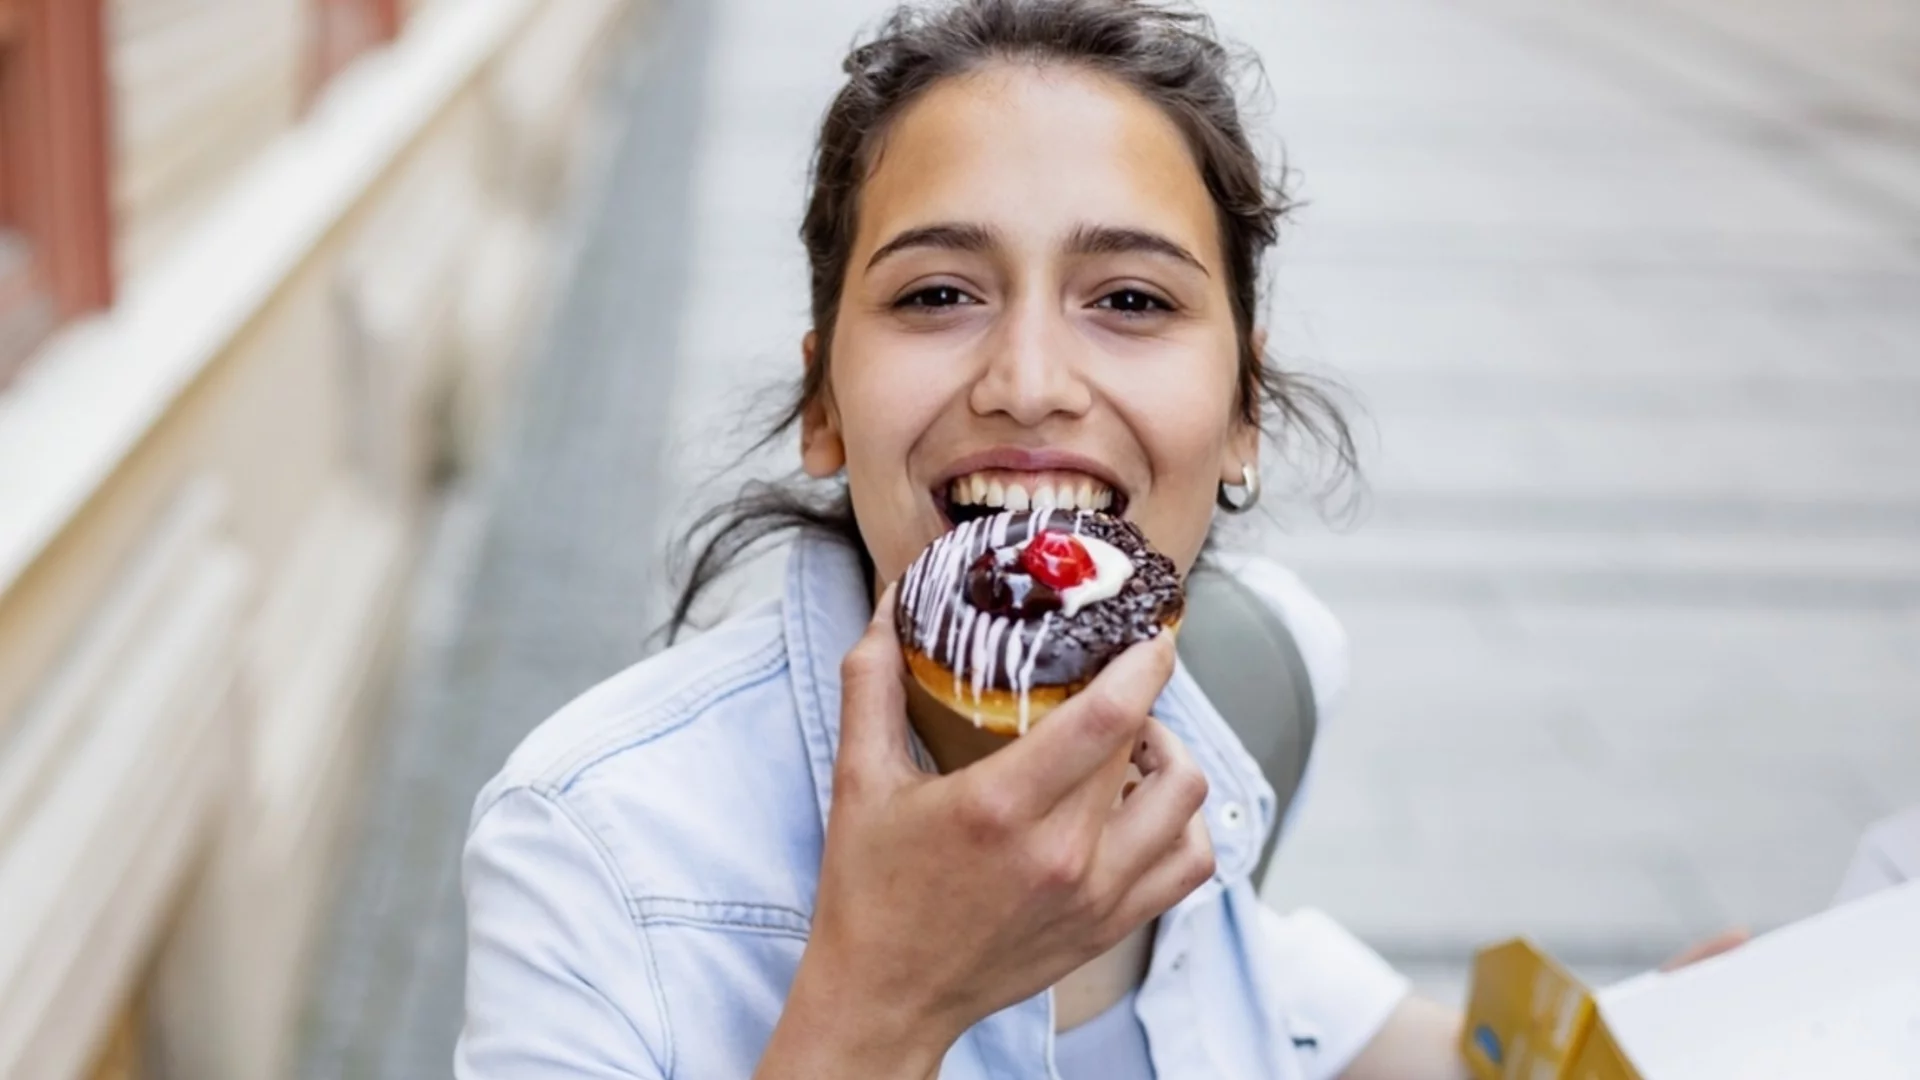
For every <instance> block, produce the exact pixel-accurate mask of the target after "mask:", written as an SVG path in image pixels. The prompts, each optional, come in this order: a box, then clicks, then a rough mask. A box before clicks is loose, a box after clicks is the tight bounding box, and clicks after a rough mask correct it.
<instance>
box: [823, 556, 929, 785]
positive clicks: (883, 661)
mask: <svg viewBox="0 0 1920 1080" xmlns="http://www.w3.org/2000/svg"><path fill="white" fill-rule="evenodd" d="M897 587H898V586H897V585H889V586H887V588H886V591H885V592H883V593H881V594H880V601H879V603H878V604H876V605H875V610H874V613H873V621H872V622H870V623H868V624H867V632H866V633H865V634H862V635H861V637H860V640H859V642H858V643H857V644H855V645H854V647H853V648H852V649H851V650H850V651H848V653H847V656H846V659H844V660H842V661H841V662H840V756H839V758H838V759H837V761H836V762H835V765H834V768H835V772H836V774H837V779H836V785H839V784H840V778H849V777H850V778H851V779H852V781H853V782H854V783H855V784H858V783H859V782H860V781H861V780H863V779H867V778H873V779H880V778H884V777H888V776H898V775H903V774H905V773H909V772H911V771H912V769H913V757H912V754H911V753H910V751H909V750H908V748H907V689H906V684H905V682H904V681H903V680H904V679H905V677H906V664H905V662H904V661H903V660H902V659H901V656H900V639H899V638H898V637H897V636H896V635H895V631H894V613H893V604H894V592H895V590H896V588H897Z"/></svg>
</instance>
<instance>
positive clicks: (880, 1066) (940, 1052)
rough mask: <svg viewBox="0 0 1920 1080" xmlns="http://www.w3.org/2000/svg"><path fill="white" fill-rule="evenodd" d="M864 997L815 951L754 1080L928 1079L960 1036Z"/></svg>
mask: <svg viewBox="0 0 1920 1080" xmlns="http://www.w3.org/2000/svg"><path fill="white" fill-rule="evenodd" d="M882 998H883V995H877V994H873V993H869V992H866V991H864V990H863V989H862V988H860V987H858V986H856V985H854V984H853V983H852V982H851V980H848V979H845V978H844V977H842V976H840V975H839V974H838V972H837V971H836V969H835V966H834V965H833V964H832V963H831V962H829V961H828V959H827V958H826V957H825V956H823V955H821V950H819V949H817V948H815V947H811V946H810V947H809V948H808V949H807V952H806V955H805V956H804V957H803V958H802V960H801V963H800V970H799V972H798V973H796V974H795V976H794V980H793V986H792V988H791V989H789V990H788V992H787V1001H786V1005H785V1007H784V1008H782V1010H781V1012H780V1022H779V1024H778V1025H777V1026H775V1028H774V1032H773V1038H772V1039H771V1040H770V1041H769V1042H768V1045H767V1053H766V1056H765V1057H764V1058H763V1059H762V1061H761V1065H760V1069H759V1070H758V1071H757V1072H756V1073H755V1078H756V1080H803V1078H805V1080H810V1078H812V1077H823V1078H824V1077H843V1076H860V1077H872V1078H874V1080H926V1078H928V1077H931V1076H933V1075H934V1074H935V1073H936V1072H937V1071H938V1070H939V1067H940V1061H941V1059H942V1058H944V1057H945V1056H946V1052H947V1048H948V1047H950V1046H951V1045H952V1044H953V1041H954V1040H955V1039H957V1038H958V1037H959V1032H958V1031H954V1032H951V1033H949V1032H947V1031H946V1030H945V1028H946V1025H942V1024H941V1023H939V1022H938V1021H937V1020H934V1019H932V1018H929V1017H926V1016H922V1015H920V1014H919V1013H918V1011H917V1010H915V1009H913V1008H911V1007H909V1006H906V1005H905V1004H903V1003H901V1002H898V1001H887V1000H883V999H882Z"/></svg>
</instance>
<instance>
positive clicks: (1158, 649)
mask: <svg viewBox="0 0 1920 1080" xmlns="http://www.w3.org/2000/svg"><path fill="white" fill-rule="evenodd" d="M1173 657H1174V652H1173V635H1172V634H1171V633H1162V634H1161V635H1160V636H1159V637H1156V638H1154V639H1153V640H1152V641H1143V642H1140V643H1139V644H1137V645H1133V646H1131V647H1129V648H1128V649H1127V650H1126V651H1125V652H1123V653H1121V654H1120V655H1119V656H1117V657H1115V658H1114V659H1113V661H1112V662H1111V663H1109V664H1108V665H1107V666H1106V668H1105V669H1104V670H1102V671H1101V672H1100V674H1098V675H1096V676H1094V678H1093V681H1092V682H1090V683H1088V684H1087V685H1086V688H1085V689H1083V690H1081V691H1080V692H1079V693H1077V694H1075V695H1073V696H1072V697H1070V698H1068V699H1067V700H1066V702H1065V703H1063V704H1061V705H1060V706H1059V707H1058V708H1055V709H1054V710H1053V711H1052V712H1050V713H1048V714H1047V716H1046V719H1045V720H1042V721H1041V722H1040V723H1038V724H1036V725H1034V727H1033V730H1032V731H1030V732H1028V733H1027V734H1025V735H1023V736H1021V737H1020V738H1018V739H1015V740H1014V741H1013V744H1012V745H1011V746H1008V747H1007V748H1006V749H1004V750H1001V751H1000V752H999V753H996V754H991V755H989V756H988V757H987V758H986V759H985V760H983V761H981V762H979V763H978V764H979V765H980V766H982V767H984V768H985V769H986V770H987V771H990V772H996V773H999V774H1000V775H999V777H998V778H997V779H996V780H995V781H994V782H995V783H996V784H1006V785H1008V788H1007V790H1010V791H1016V792H1022V793H1024V794H1025V796H1026V797H1028V798H1031V799H1032V800H1034V802H1035V803H1036V804H1037V805H1036V806H1034V807H1033V809H1034V810H1036V811H1045V810H1050V809H1052V808H1053V807H1054V806H1055V805H1056V804H1058V803H1059V802H1060V801H1062V800H1063V799H1065V798H1067V797H1068V796H1069V795H1071V794H1073V793H1074V792H1075V791H1077V790H1078V789H1079V788H1080V787H1081V786H1082V785H1083V784H1085V783H1086V782H1087V781H1088V780H1089V779H1091V778H1092V777H1093V776H1094V775H1095V774H1097V773H1098V772H1099V771H1100V770H1101V767H1102V766H1104V765H1106V764H1107V763H1108V762H1110V761H1112V760H1113V758H1114V757H1115V755H1122V756H1125V754H1124V753H1123V752H1128V751H1130V748H1131V746H1132V744H1133V741H1134V740H1135V739H1138V738H1139V737H1140V732H1141V729H1142V727H1144V726H1145V724H1146V722H1147V713H1148V712H1149V711H1150V710H1152V708H1153V703H1154V701H1156V700H1157V699H1158V698H1159V697H1160V691H1161V690H1163V689H1165V687H1166V685H1167V680H1168V679H1171V678H1172V677H1173Z"/></svg>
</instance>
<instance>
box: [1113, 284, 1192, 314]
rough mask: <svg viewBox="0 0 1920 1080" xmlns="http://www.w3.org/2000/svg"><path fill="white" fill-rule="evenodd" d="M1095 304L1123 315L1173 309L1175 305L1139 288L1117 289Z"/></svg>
mask: <svg viewBox="0 0 1920 1080" xmlns="http://www.w3.org/2000/svg"><path fill="white" fill-rule="evenodd" d="M1094 306H1095V307H1100V308H1106V309H1108V310H1110V311H1118V312H1120V313H1121V314H1123V315H1150V314H1153V313H1154V312H1157V311H1172V310H1173V305H1171V304H1169V303H1167V302H1166V301H1165V300H1162V299H1160V298H1159V297H1157V296H1155V295H1153V294H1152V293H1149V292H1143V291H1141V290H1139V289H1117V290H1115V291H1113V292H1110V293H1108V294H1107V295H1105V296H1103V297H1101V298H1100V299H1099V300H1097V301H1095V302H1094Z"/></svg>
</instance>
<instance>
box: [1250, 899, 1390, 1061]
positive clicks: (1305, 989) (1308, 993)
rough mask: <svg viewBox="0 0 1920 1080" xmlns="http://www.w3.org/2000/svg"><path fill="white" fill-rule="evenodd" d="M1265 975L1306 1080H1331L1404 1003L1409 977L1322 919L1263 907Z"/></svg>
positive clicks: (1313, 913)
mask: <svg viewBox="0 0 1920 1080" xmlns="http://www.w3.org/2000/svg"><path fill="white" fill-rule="evenodd" d="M1259 910H1260V916H1259V918H1260V930H1261V935H1260V937H1261V940H1260V947H1261V948H1262V949H1263V950H1264V955H1263V956H1262V957H1261V958H1260V959H1261V962H1262V967H1263V968H1264V969H1265V970H1266V971H1267V972H1269V973H1271V975H1272V977H1273V979H1274V983H1275V985H1276V986H1277V988H1278V997H1279V1001H1280V1008H1281V1013H1282V1015H1281V1018H1280V1019H1281V1020H1282V1021H1283V1023H1284V1024H1285V1026H1286V1028H1287V1031H1288V1033H1289V1034H1290V1035H1291V1036H1292V1038H1293V1043H1294V1046H1295V1048H1296V1051H1297V1053H1298V1057H1299V1062H1300V1068H1301V1076H1303V1077H1304V1078H1305V1080H1334V1078H1335V1077H1338V1076H1339V1075H1340V1073H1341V1072H1342V1071H1344V1070H1345V1069H1346V1067H1347V1066H1348V1065H1350V1064H1352V1063H1353V1059H1354V1058H1355V1057H1358V1056H1359V1054H1360V1051H1361V1050H1362V1049H1364V1048H1365V1047H1366V1045H1367V1044H1368V1043H1369V1042H1372V1041H1373V1037H1374V1036H1375V1035H1377V1034H1379V1032H1380V1029H1381V1028H1382V1027H1383V1026H1384V1025H1385V1024H1386V1022H1387V1018H1388V1016H1390V1015H1391V1014H1392V1013H1393V1010H1394V1008H1395V1006H1397V1005H1399V1004H1400V1002H1401V1000H1402V999H1404V998H1405V997H1406V996H1407V992H1408V990H1409V989H1410V986H1409V984H1408V982H1407V979H1406V976H1404V975H1401V974H1400V973H1399V972H1397V971H1395V970H1393V968H1392V967H1391V966H1389V965H1388V964H1387V962H1386V961H1385V960H1383V959H1381V957H1380V955H1379V954H1378V953H1376V952H1374V951H1373V950H1372V949H1370V948H1368V947H1367V946H1366V945H1364V944H1362V943H1361V941H1360V940H1359V939H1358V938H1356V937H1354V936H1353V935H1352V934H1349V933H1348V932H1347V931H1346V929H1345V928H1344V927H1342V926H1341V925H1340V924H1338V923H1336V922H1334V921H1333V920H1332V919H1330V918H1328V917H1327V916H1326V915H1323V914H1321V913H1320V912H1318V911H1314V910H1311V909H1305V910H1301V911H1296V912H1293V913H1291V914H1286V915H1282V914H1280V913H1279V912H1277V911H1274V910H1273V909H1272V908H1269V907H1267V906H1266V905H1264V904H1262V905H1260V908H1259Z"/></svg>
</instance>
